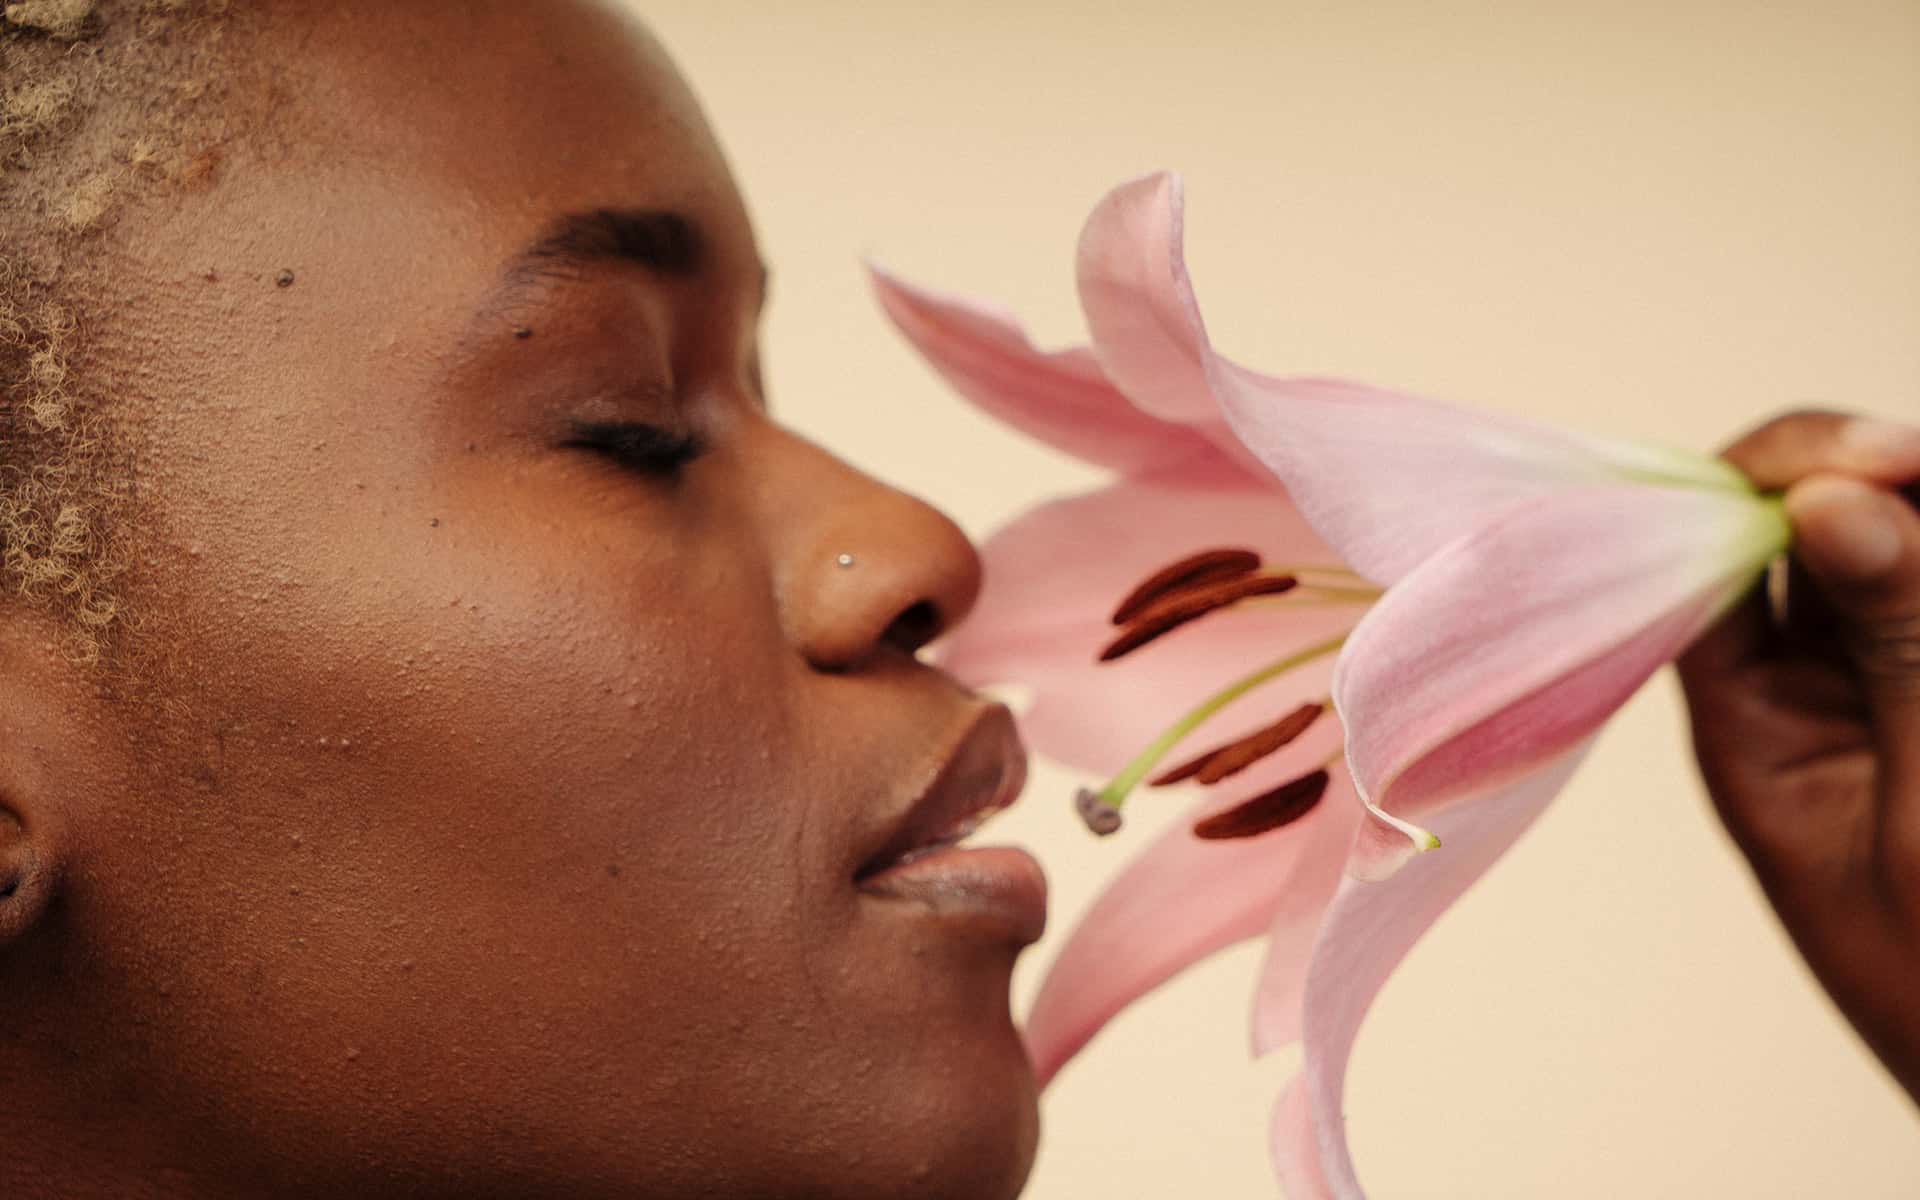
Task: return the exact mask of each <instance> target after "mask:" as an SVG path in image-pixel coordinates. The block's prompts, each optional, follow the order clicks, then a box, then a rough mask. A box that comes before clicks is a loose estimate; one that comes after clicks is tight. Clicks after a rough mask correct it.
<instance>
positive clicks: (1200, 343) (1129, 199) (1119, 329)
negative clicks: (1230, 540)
mask: <svg viewBox="0 0 1920 1200" xmlns="http://www.w3.org/2000/svg"><path fill="white" fill-rule="evenodd" d="M1185 212H1186V207H1185V199H1184V193H1183V190H1182V187H1181V183H1180V177H1179V176H1178V175H1174V174H1171V173H1169V172H1165V171H1161V172H1158V173H1156V174H1153V175H1144V176H1142V177H1140V178H1138V179H1135V180H1132V181H1130V182H1128V183H1124V184H1121V185H1120V186H1119V187H1117V188H1115V189H1113V191H1111V192H1109V193H1107V195H1106V196H1105V197H1104V198H1103V199H1102V200H1101V201H1100V203H1099V204H1098V205H1097V206H1096V207H1095V208H1094V210H1093V213H1092V215H1091V216H1089V217H1088V218H1087V223H1086V226H1085V228H1083V229H1082V230H1081V233H1080V249H1079V255H1078V258H1077V265H1076V273H1077V275H1078V278H1079V288H1080V307H1081V309H1082V310H1083V311H1084V312H1085V314H1086V318H1087V329H1088V331H1089V332H1090V334H1091V335H1092V338H1093V353H1094V355H1095V357H1097V358H1098V359H1099V360H1100V365H1101V366H1102V367H1104V368H1105V369H1106V373H1107V377H1108V378H1109V379H1111V380H1112V381H1113V383H1114V385H1115V386H1116V387H1118V388H1119V389H1120V390H1121V391H1122V392H1124V393H1126V395H1127V396H1128V398H1130V399H1131V400H1132V401H1133V402H1134V403H1135V404H1136V405H1138V406H1139V407H1140V408H1141V409H1142V410H1144V411H1146V412H1148V413H1151V414H1153V415H1154V416H1158V417H1162V418H1164V419H1166V420H1169V421H1178V422H1180V423H1182V424H1184V425H1189V426H1191V427H1193V428H1194V429H1196V430H1198V431H1200V432H1201V433H1203V434H1205V435H1206V436H1207V437H1208V438H1209V439H1210V440H1212V441H1213V442H1214V444H1216V445H1218V446H1220V447H1221V448H1222V449H1224V450H1225V451H1226V452H1227V455H1228V457H1230V458H1232V459H1233V460H1234V461H1236V462H1238V463H1239V464H1241V466H1242V467H1244V468H1245V469H1247V470H1248V471H1250V472H1252V473H1254V474H1261V473H1263V472H1264V471H1265V470H1266V467H1265V465H1264V464H1262V463H1261V462H1260V460H1259V459H1258V458H1257V457H1256V456H1255V455H1254V454H1252V453H1251V452H1250V451H1249V450H1248V449H1247V448H1246V446H1245V445H1243V444H1242V442H1241V441H1240V438H1239V437H1238V436H1237V435H1236V434H1235V433H1234V431H1233V429H1232V428H1231V427H1230V426H1229V425H1228V424H1227V422H1226V420H1225V418H1224V416H1223V415H1222V413H1221V411H1220V405H1219V403H1218V402H1217V401H1216V400H1215V399H1214V396H1213V389H1212V386H1211V384H1210V383H1209V382H1208V380H1207V363H1208V360H1209V359H1210V357H1211V355H1212V351H1211V350H1210V349H1209V347H1208V342H1207V328H1206V322H1205V321H1203V320H1202V319H1201V316H1200V305H1199V302H1198V301H1197V300H1196V299H1195V298H1194V294H1193V282H1192V280H1191V279H1190V278H1189V277H1188V275H1187V262H1186V255H1185V250H1184V239H1185Z"/></svg>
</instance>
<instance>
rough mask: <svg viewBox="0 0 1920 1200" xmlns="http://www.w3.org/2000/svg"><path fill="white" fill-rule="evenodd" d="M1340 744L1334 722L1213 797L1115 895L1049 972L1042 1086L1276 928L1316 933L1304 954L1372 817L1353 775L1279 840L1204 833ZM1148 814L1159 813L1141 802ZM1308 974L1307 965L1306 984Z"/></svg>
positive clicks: (1157, 844) (1038, 1011) (1040, 1051)
mask: <svg viewBox="0 0 1920 1200" xmlns="http://www.w3.org/2000/svg"><path fill="white" fill-rule="evenodd" d="M1316 732H1318V731H1316ZM1338 737H1339V734H1338V731H1337V730H1336V729H1334V728H1333V725H1332V722H1328V732H1327V733H1325V734H1320V736H1318V737H1317V738H1314V739H1312V740H1311V741H1308V742H1304V743H1303V744H1302V745H1301V746H1299V747H1298V748H1290V749H1289V752H1288V753H1287V754H1285V755H1282V756H1281V757H1280V759H1279V760H1277V761H1276V762H1275V763H1274V764H1272V765H1271V766H1268V765H1266V764H1262V766H1261V767H1260V768H1256V769H1255V770H1253V771H1249V772H1248V773H1247V774H1246V775H1245V776H1243V777H1241V778H1238V779H1236V780H1235V781H1234V782H1233V783H1232V784H1230V785H1229V784H1222V785H1221V786H1220V788H1219V789H1218V790H1216V791H1213V792H1209V793H1208V794H1207V795H1206V797H1205V798H1204V799H1203V800H1202V801H1201V802H1200V803H1199V804H1197V805H1195V806H1194V808H1193V811H1192V812H1191V813H1189V814H1188V815H1187V816H1186V817H1184V818H1182V820H1181V821H1180V822H1179V823H1177V824H1175V825H1174V826H1172V827H1170V828H1169V829H1167V830H1166V831H1164V832H1163V833H1162V834H1161V835H1160V836H1159V837H1158V838H1157V839H1156V840H1155V841H1154V842H1153V843H1152V844H1151V845H1150V846H1148V847H1147V849H1146V850H1145V851H1144V852H1143V853H1141V854H1140V856H1139V857H1138V858H1136V859H1134V860H1133V862H1132V863H1130V864H1128V866H1127V867H1125V868H1124V869H1123V870H1122V871H1121V872H1120V874H1119V875H1117V876H1116V877H1115V878H1114V879H1113V881H1112V882H1111V883H1110V884H1108V886H1107V888H1106V890H1105V891H1103V892H1102V893H1101V895H1100V897H1099V898H1098V899H1097V900H1095V901H1094V904H1093V907H1092V908H1091V909H1089V910H1088V911H1087V914H1086V916H1085V917H1083V918H1082V919H1081V920H1080V922H1079V923H1078V924H1077V925H1075V926H1074V929H1073V933H1072V935H1071V936H1070V937H1069V938H1068V939H1067V943H1066V945H1065V946H1064V947H1063V948H1062V949H1061V951H1060V953H1059V955H1058V956H1057V957H1056V958H1055V959H1054V960H1053V963H1052V964H1051V965H1050V966H1049V967H1048V968H1047V975H1046V979H1045V980H1044V982H1042V984H1041V985H1040V993H1039V995H1038V996H1037V997H1036V998H1035V1000H1034V1005H1033V1010H1032V1012H1031V1013H1030V1014H1029V1016H1028V1018H1027V1026H1026V1036H1027V1052H1028V1055H1029V1057H1031V1058H1032V1060H1033V1065H1034V1071H1035V1073H1036V1074H1037V1075H1038V1076H1039V1078H1040V1081H1041V1083H1043V1084H1044V1083H1046V1082H1047V1081H1048V1080H1049V1079H1051V1078H1052V1077H1053V1075H1054V1073H1055V1072H1056V1071H1058V1070H1059V1069H1060V1068H1061V1067H1062V1066H1063V1065H1065V1063H1066V1062H1067V1060H1069V1059H1070V1058H1072V1057H1073V1055H1074V1054H1076V1053H1077V1052H1078V1051H1079V1050H1080V1048H1081V1047H1082V1046H1084V1045H1086V1043H1087V1041H1088V1040H1089V1039H1090V1038H1092V1037H1093V1035H1094V1034H1095V1033H1097V1032H1099V1030H1100V1029H1101V1027H1102V1026H1104V1025H1105V1024H1106V1023H1107V1022H1108V1021H1109V1020H1111V1019H1112V1018H1113V1017H1114V1015H1115V1014H1117V1013H1119V1012H1120V1010H1121V1009H1123V1008H1125V1007H1126V1006H1127V1005H1128V1004H1131V1003H1132V1002H1133V1001H1135V1000H1137V999H1139V998H1140V997H1141V996H1143V995H1145V994H1146V993H1148V992H1150V991H1152V990H1153V989H1154V988H1156V987H1158V986H1160V985H1161V984H1162V983H1164V982H1166V981H1167V980H1168V979H1170V978H1172V977H1173V976H1174V975H1176V974H1178V973H1179V972H1180V971H1182V970H1184V969H1185V968H1186V967H1188V966H1190V965H1192V964H1193V963H1196V962H1199V961H1200V960H1201V959H1203V958H1205V957H1207V956H1208V955H1210V954H1212V953H1214V952H1215V951H1217V950H1220V949H1223V948H1224V947H1227V946H1230V945H1232V944H1234V943H1235V942H1240V941H1244V940H1246V939H1247V938H1251V937H1256V936H1258V935H1259V934H1260V933H1262V932H1263V931H1266V930H1268V929H1269V928H1271V927H1273V926H1283V927H1284V928H1285V929H1287V930H1290V931H1304V932H1303V933H1302V935H1301V936H1300V938H1299V940H1300V941H1301V942H1302V943H1303V945H1302V949H1303V950H1304V943H1305V942H1307V941H1310V939H1311V937H1312V931H1313V930H1315V929H1317V928H1318V927H1319V924H1320V918H1321V914H1322V913H1323V912H1324V911H1325V909H1326V906H1327V903H1328V901H1329V900H1331V899H1332V898H1333V893H1334V889H1335V888H1336V887H1337V886H1338V884H1339V882H1340V879H1341V870H1340V867H1341V863H1342V862H1343V861H1344V860H1345V858H1346V854H1347V847H1348V846H1349V845H1351V844H1352V842H1353V834H1354V830H1355V828H1356V827H1357V826H1358V824H1359V821H1360V816H1361V814H1362V813H1363V812H1364V810H1363V809H1362V808H1361V807H1360V805H1359V803H1358V802H1357V800H1356V798H1355V797H1354V794H1353V785H1352V782H1351V781H1350V780H1348V779H1347V778H1346V775H1345V773H1344V772H1342V773H1340V775H1339V776H1338V777H1336V778H1335V780H1334V781H1333V784H1332V785H1331V786H1330V787H1329V788H1328V791H1327V794H1326V796H1324V797H1323V798H1322V799H1321V801H1320V803H1319V804H1318V805H1317V806H1316V807H1315V808H1314V810H1313V811H1312V812H1311V813H1309V814H1307V815H1306V816H1305V817H1302V818H1301V819H1300V820H1298V821H1296V822H1294V823H1293V824H1291V825H1288V826H1286V827H1285V828H1283V829H1279V830H1276V831H1275V832H1273V833H1270V834H1266V835H1263V836H1261V837H1255V838H1248V839H1246V840H1244V841H1227V842H1209V841H1202V840H1200V839H1199V838H1197V837H1195V836H1193V833H1192V826H1193V823H1194V821H1196V820H1199V819H1201V818H1203V817H1207V816H1211V815H1213V814H1214V813H1216V812H1221V811H1224V810H1225V809H1228V808H1232V807H1233V806H1234V805H1235V804H1238V803H1239V802H1240V801H1242V800H1244V799H1245V798H1246V797H1247V796H1249V795H1253V794H1256V793H1257V792H1259V791H1261V790H1264V789H1265V788H1267V787H1269V786H1273V785H1275V784H1278V783H1279V782H1281V781H1283V779H1284V778H1285V777H1287V776H1289V775H1295V774H1299V773H1300V772H1301V771H1303V770H1306V769H1310V764H1311V763H1312V762H1313V761H1314V756H1315V753H1316V752H1317V753H1318V754H1321V755H1324V753H1325V752H1326V751H1327V750H1328V749H1330V748H1331V747H1332V746H1333V745H1335V744H1337V741H1338ZM1143 802H1150V801H1144V800H1138V801H1135V803H1143ZM1305 963H1306V956H1305V954H1304V953H1303V954H1301V955H1300V965H1301V968H1302V971H1301V973H1302V974H1304V968H1305Z"/></svg>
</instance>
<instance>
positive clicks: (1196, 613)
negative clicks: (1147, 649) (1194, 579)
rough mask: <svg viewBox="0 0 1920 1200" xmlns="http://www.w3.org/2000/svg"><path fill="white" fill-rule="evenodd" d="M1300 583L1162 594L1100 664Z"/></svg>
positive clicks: (1250, 583) (1290, 580)
mask: <svg viewBox="0 0 1920 1200" xmlns="http://www.w3.org/2000/svg"><path fill="white" fill-rule="evenodd" d="M1299 582H1300V581H1299V580H1297V579H1295V578H1294V577H1293V576H1291V575H1242V576H1239V577H1237V578H1234V579H1226V580H1220V581H1218V582H1212V583H1200V584H1194V585H1191V586H1188V587H1184V588H1181V589H1180V590H1178V591H1174V592H1170V593H1163V594H1162V595H1161V597H1160V598H1159V599H1158V600H1155V601H1154V602H1153V603H1151V604H1149V605H1147V607H1146V608H1144V609H1142V610H1141V611H1140V612H1139V614H1138V615H1137V616H1135V618H1134V621H1133V624H1132V625H1130V626H1128V628H1127V630H1126V632H1125V633H1122V634H1121V635H1120V636H1119V637H1117V638H1115V639H1114V640H1113V642H1112V644H1111V645H1109V646H1108V647H1107V648H1106V649H1105V650H1102V651H1101V652H1100V661H1101V662H1112V661H1113V660H1114V659H1116V658H1119V657H1120V656H1121V655H1124V654H1131V653H1133V652H1134V651H1135V650H1138V649H1139V648H1140V647H1142V646H1144V645H1146V644H1147V643H1148V642H1151V641H1153V640H1154V639H1155V638H1158V637H1161V636H1162V635H1164V634H1167V633H1170V632H1172V631H1173V630H1175V629H1178V628H1179V627H1180V626H1182V625H1185V624H1186V623H1187V622H1188V621H1197V620H1199V619H1200V618H1201V617H1204V616H1206V615H1207V614H1208V613H1211V612H1217V611H1219V610H1220V609H1223V608H1226V607H1228V606H1229V605H1233V604H1238V603H1240V601H1242V600H1248V599H1251V598H1253V597H1254V596H1277V595H1279V594H1280V593H1281V592H1289V591H1292V590H1293V589H1294V588H1295V587H1297V586H1298V585H1299Z"/></svg>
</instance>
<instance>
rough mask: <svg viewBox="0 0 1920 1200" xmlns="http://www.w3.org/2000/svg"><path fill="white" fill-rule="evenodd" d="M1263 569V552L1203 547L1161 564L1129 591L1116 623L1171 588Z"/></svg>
mask: <svg viewBox="0 0 1920 1200" xmlns="http://www.w3.org/2000/svg"><path fill="white" fill-rule="evenodd" d="M1259 569H1260V556H1259V555H1258V554H1255V553H1254V552H1253V551H1251V550H1202V551H1201V552H1200V553H1198V554H1189V555H1188V556H1187V557H1185V558H1183V559H1181V560H1180V561H1179V562H1176V563H1171V564H1169V565H1167V566H1164V567H1162V568H1160V569H1159V570H1158V571H1155V572H1154V573H1153V574H1151V575H1149V576H1147V577H1146V579H1144V580H1142V581H1141V583H1140V586H1139V587H1136V588H1134V589H1133V590H1132V591H1131V592H1128V593H1127V598H1126V599H1125V600H1122V601H1121V602H1120V607H1118V608H1116V609H1114V610H1113V623H1114V624H1115V625H1125V624H1126V623H1127V622H1128V621H1131V620H1133V618H1134V617H1135V616H1136V615H1137V614H1138V613H1139V612H1140V610H1141V609H1143V608H1145V607H1146V606H1147V605H1149V604H1152V603H1153V602H1154V601H1155V600H1158V599H1159V598H1160V597H1162V596H1164V595H1166V594H1167V593H1168V592H1172V591H1178V590H1183V589H1185V588H1188V587H1191V586H1193V585H1195V584H1200V583H1219V582H1220V581H1221V580H1225V579H1238V578H1239V577H1240V576H1242V575H1251V574H1253V573H1254V572H1255V571H1257V570H1259Z"/></svg>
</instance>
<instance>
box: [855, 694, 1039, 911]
mask: <svg viewBox="0 0 1920 1200" xmlns="http://www.w3.org/2000/svg"><path fill="white" fill-rule="evenodd" d="M1026 782H1027V752H1026V747H1025V746H1023V745H1022V744H1021V742H1020V735H1019V733H1018V731H1017V730H1016V728H1015V725H1014V720H1013V714H1012V713H1011V712H1009V711H1007V708H1006V706H1005V705H1001V704H991V705H987V706H985V707H984V708H982V709H981V710H980V713H979V715H978V716H977V717H975V718H974V719H973V720H972V721H970V722H968V724H967V726H966V727H965V728H964V729H963V730H962V731H961V733H960V736H959V738H958V740H957V741H955V742H954V743H953V744H952V746H951V747H950V748H949V749H948V751H947V753H946V755H945V757H944V758H943V759H941V760H939V765H938V767H937V769H936V771H935V774H934V777H933V782H932V783H930V784H929V785H928V786H927V788H926V790H925V791H923V792H922V793H921V794H920V795H919V797H918V798H917V799H915V800H914V801H913V803H912V804H911V805H910V806H909V807H908V808H907V809H906V811H905V812H903V813H901V814H899V816H898V818H897V819H896V821H895V822H894V823H893V825H892V827H891V832H890V833H889V834H888V836H887V837H886V840H885V841H883V842H881V843H880V845H879V846H878V847H877V848H876V849H875V850H874V852H873V853H872V854H870V855H868V856H867V858H866V859H865V861H863V862H862V863H861V865H860V868H859V870H858V871H857V872H856V873H855V876H854V878H855V879H856V880H863V879H866V878H868V877H869V876H872V875H876V874H879V873H880V872H881V871H884V870H886V869H888V868H889V867H894V866H898V865H900V863H901V862H903V861H904V860H907V859H910V858H914V857H917V856H918V854H920V853H924V852H926V851H929V850H932V849H936V848H939V847H943V846H948V845H952V844H953V843H955V842H958V841H960V840H961V839H962V838H964V837H966V836H967V835H968V834H970V833H972V832H973V831H974V830H975V829H977V828H978V827H979V826H980V823H981V822H983V821H985V820H986V819H987V818H988V817H990V816H992V815H993V814H994V813H997V812H999V811H1000V810H1001V809H1003V808H1006V807H1007V806H1008V805H1010V804H1012V803H1013V802H1014V801H1015V800H1016V799H1018V798H1019V796H1020V791H1021V789H1022V788H1023V787H1025V786H1026Z"/></svg>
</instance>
